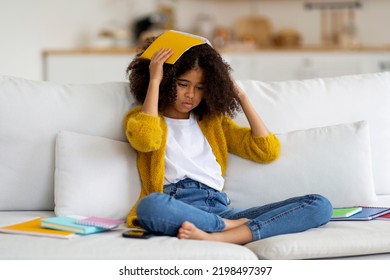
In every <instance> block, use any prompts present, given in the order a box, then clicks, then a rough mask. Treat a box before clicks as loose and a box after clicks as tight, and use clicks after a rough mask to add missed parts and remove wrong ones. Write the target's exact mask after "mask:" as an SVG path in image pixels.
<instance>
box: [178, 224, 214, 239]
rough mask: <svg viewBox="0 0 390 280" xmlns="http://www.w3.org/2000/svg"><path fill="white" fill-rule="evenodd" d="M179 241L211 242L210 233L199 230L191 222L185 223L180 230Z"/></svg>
mask: <svg viewBox="0 0 390 280" xmlns="http://www.w3.org/2000/svg"><path fill="white" fill-rule="evenodd" d="M177 237H178V238H179V239H194V240H210V238H211V236H210V234H209V233H207V232H205V231H203V230H201V229H198V228H197V227H196V226H195V225H194V224H192V223H190V222H184V223H183V224H182V225H181V228H180V229H179V233H178V235H177Z"/></svg>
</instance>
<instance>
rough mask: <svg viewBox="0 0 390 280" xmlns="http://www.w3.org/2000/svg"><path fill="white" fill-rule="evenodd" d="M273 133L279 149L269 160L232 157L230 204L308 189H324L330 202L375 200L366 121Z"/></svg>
mask: <svg viewBox="0 0 390 280" xmlns="http://www.w3.org/2000/svg"><path fill="white" fill-rule="evenodd" d="M277 136H278V138H279V141H280V143H281V153H280V156H279V158H278V159H277V160H276V161H274V162H272V163H269V164H265V165H264V164H254V163H253V162H251V161H248V160H245V159H242V158H239V157H237V156H233V155H232V156H231V157H230V160H229V165H228V169H227V172H226V174H227V175H226V186H225V190H226V192H227V193H228V195H229V197H230V198H231V200H232V206H233V207H240V208H242V207H243V208H246V207H248V206H256V205H263V204H267V203H272V202H276V201H279V200H281V199H287V198H289V197H293V196H299V195H304V194H308V193H318V194H321V195H324V196H325V197H327V198H328V199H329V200H330V201H331V203H332V204H333V206H334V207H347V206H354V205H371V204H373V203H374V202H375V200H376V194H375V188H374V183H373V178H372V168H371V149H370V136H369V129H368V124H367V122H365V121H361V122H356V123H350V124H340V125H334V126H328V127H321V128H312V129H308V130H298V131H293V132H289V133H281V134H277ZM243 174H245V176H243Z"/></svg>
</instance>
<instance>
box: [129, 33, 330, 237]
mask: <svg viewBox="0 0 390 280" xmlns="http://www.w3.org/2000/svg"><path fill="white" fill-rule="evenodd" d="M150 43H151V41H149V42H147V44H146V46H145V48H144V50H145V49H146V48H147V47H148V46H149V45H150ZM141 54H142V52H141V53H140V54H138V55H137V56H136V57H135V59H134V60H133V61H132V62H131V63H130V65H129V67H128V69H127V73H128V74H129V80H130V89H131V92H132V94H133V95H134V96H135V98H136V100H137V101H139V102H140V103H141V104H142V105H141V106H138V107H136V108H134V109H132V110H130V111H129V112H128V114H127V115H126V117H125V121H124V125H125V130H126V135H127V138H128V140H129V142H130V144H131V145H132V147H133V148H134V149H135V150H136V151H137V153H138V158H137V165H138V170H139V173H140V177H141V181H142V189H141V193H140V199H139V201H138V203H137V204H136V206H134V207H133V209H132V210H131V212H130V214H129V216H128V219H127V223H128V225H129V226H130V227H134V226H141V227H142V228H144V229H146V230H147V231H150V232H152V233H154V234H158V235H170V236H177V237H178V238H180V239H200V240H216V241H224V242H231V243H236V244H246V243H248V242H251V241H254V240H259V239H263V238H266V237H270V236H274V235H278V234H286V233H294V232H301V231H304V230H307V229H309V228H313V227H318V226H320V225H323V224H325V223H327V222H328V221H329V219H330V217H331V213H332V206H331V204H330V203H329V201H328V200H327V199H326V198H324V197H322V196H320V195H306V196H302V197H296V198H291V199H288V200H285V201H282V202H276V203H273V204H269V205H264V206H259V207H253V208H250V209H245V210H242V209H234V208H229V206H228V205H229V203H230V201H229V198H228V197H227V195H226V194H225V193H224V192H222V190H223V185H224V174H225V171H226V166H227V160H228V152H230V153H234V154H237V155H239V156H241V157H244V158H246V159H249V160H253V161H256V162H259V163H268V162H271V161H273V160H275V159H276V158H277V157H278V155H279V150H280V146H279V141H278V139H277V137H276V136H275V135H274V134H273V133H271V132H270V131H269V130H268V129H267V127H266V126H265V124H264V123H263V121H262V119H261V118H260V116H259V115H258V114H257V112H256V111H255V109H254V107H253V106H252V104H251V102H250V100H249V98H248V97H247V95H246V93H245V92H244V91H243V90H242V89H241V88H240V87H239V86H238V85H237V84H236V83H235V81H234V80H233V79H232V78H231V76H230V71H231V69H230V66H229V65H227V64H226V63H225V62H224V61H223V59H222V58H221V56H220V54H219V53H218V52H217V51H216V50H214V49H213V48H212V47H211V46H210V45H208V44H203V45H198V46H194V47H192V48H190V49H189V50H188V51H186V52H185V53H184V54H183V55H182V56H181V57H180V58H179V59H178V60H177V61H176V62H175V63H174V64H173V65H170V64H166V63H164V62H165V61H166V60H167V59H168V58H169V57H170V56H171V55H172V54H173V52H172V50H171V49H170V48H167V49H165V48H162V49H160V50H158V51H156V52H155V53H154V55H153V56H152V58H151V59H150V60H147V59H143V58H141V57H140V56H141ZM240 108H242V110H243V112H244V114H245V116H246V118H247V120H248V122H249V125H250V127H248V128H245V127H239V126H238V125H237V124H236V123H234V121H233V120H232V117H233V116H234V115H235V113H237V111H238V110H239V109H240ZM269 187H272V186H269Z"/></svg>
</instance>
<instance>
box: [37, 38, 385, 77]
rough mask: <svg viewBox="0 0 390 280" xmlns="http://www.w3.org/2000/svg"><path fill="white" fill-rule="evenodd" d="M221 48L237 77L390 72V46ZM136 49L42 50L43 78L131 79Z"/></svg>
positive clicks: (329, 75) (314, 75)
mask: <svg viewBox="0 0 390 280" xmlns="http://www.w3.org/2000/svg"><path fill="white" fill-rule="evenodd" d="M238 46H239V45H234V46H233V45H232V47H230V48H224V49H219V50H220V52H221V54H222V56H223V58H224V59H225V61H226V62H227V63H229V65H230V66H231V67H232V69H233V72H232V74H233V76H234V78H236V79H253V80H262V81H280V80H291V79H308V78H316V77H332V76H340V75H347V74H361V73H372V72H379V71H390V46H358V47H354V48H348V49H347V48H341V47H333V46H302V47H296V48H261V49H255V48H253V47H251V46H250V45H241V46H240V47H238ZM136 51H137V50H136V48H135V47H134V48H111V49H99V48H80V49H68V50H66V49H63V50H61V49H52V50H45V51H43V56H42V63H43V67H42V70H43V78H44V80H47V81H55V82H61V83H68V82H70V83H90V82H104V81H126V80H127V76H126V69H127V67H128V65H129V63H130V61H131V60H132V59H133V57H134V55H135V54H136Z"/></svg>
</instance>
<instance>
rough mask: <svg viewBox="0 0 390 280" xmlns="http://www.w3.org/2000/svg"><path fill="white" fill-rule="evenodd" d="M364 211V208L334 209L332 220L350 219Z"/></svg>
mask: <svg viewBox="0 0 390 280" xmlns="http://www.w3.org/2000/svg"><path fill="white" fill-rule="evenodd" d="M361 211H362V207H345V208H334V209H333V214H332V218H331V219H332V220H335V219H342V218H347V217H350V216H352V215H354V214H357V213H359V212H361Z"/></svg>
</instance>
